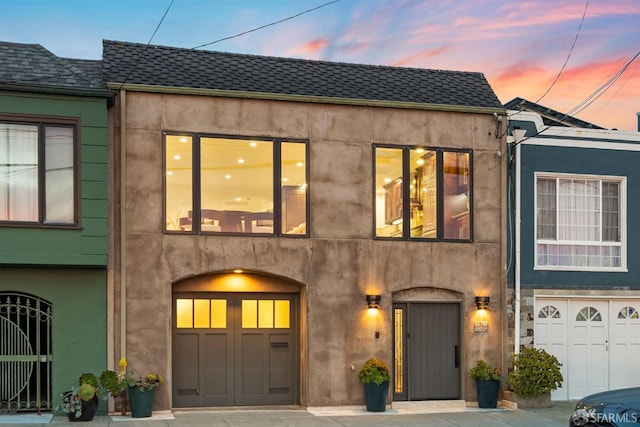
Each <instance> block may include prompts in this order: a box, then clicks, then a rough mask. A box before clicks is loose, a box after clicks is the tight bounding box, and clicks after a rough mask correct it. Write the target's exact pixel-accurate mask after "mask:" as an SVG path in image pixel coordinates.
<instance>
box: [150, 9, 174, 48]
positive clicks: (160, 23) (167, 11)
mask: <svg viewBox="0 0 640 427" xmlns="http://www.w3.org/2000/svg"><path fill="white" fill-rule="evenodd" d="M174 1H175V0H171V3H169V6H168V7H167V10H165V11H164V15H162V19H160V22H158V25H157V26H156V29H155V30H154V31H153V34H151V37H150V38H149V41H148V42H147V46H148V45H150V44H151V40H153V38H154V37H155V36H156V33H157V32H158V29H159V28H160V25H162V22H164V18H166V16H167V13H169V9H171V6H173V2H174Z"/></svg>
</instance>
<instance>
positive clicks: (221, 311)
mask: <svg viewBox="0 0 640 427" xmlns="http://www.w3.org/2000/svg"><path fill="white" fill-rule="evenodd" d="M211 327H212V328H226V327H227V300H224V299H212V300H211Z"/></svg>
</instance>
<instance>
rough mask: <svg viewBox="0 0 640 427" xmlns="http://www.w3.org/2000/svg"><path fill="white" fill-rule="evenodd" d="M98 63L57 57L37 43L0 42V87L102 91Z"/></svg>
mask: <svg viewBox="0 0 640 427" xmlns="http://www.w3.org/2000/svg"><path fill="white" fill-rule="evenodd" d="M101 69H102V61H98V60H82V59H67V58H60V57H58V56H56V55H54V54H53V53H51V52H49V51H48V50H47V49H45V48H43V47H42V46H40V45H39V44H23V43H9V42H0V85H4V86H21V85H22V86H31V87H33V86H39V87H43V86H44V87H51V88H66V89H104V84H103V82H102V80H101V79H102V73H101V71H102V70H101Z"/></svg>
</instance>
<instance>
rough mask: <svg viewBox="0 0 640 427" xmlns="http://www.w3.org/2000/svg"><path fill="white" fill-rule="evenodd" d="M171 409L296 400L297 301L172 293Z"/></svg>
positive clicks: (264, 296) (272, 296)
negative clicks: (172, 407)
mask: <svg viewBox="0 0 640 427" xmlns="http://www.w3.org/2000/svg"><path fill="white" fill-rule="evenodd" d="M173 308H174V316H173V319H174V325H173V326H174V327H173V376H172V379H173V406H174V407H196V406H201V407H206V406H246V405H252V406H253V405H290V404H297V402H298V397H297V396H298V391H297V384H298V375H297V372H298V351H297V348H298V345H297V342H298V339H297V316H296V313H297V296H296V295H290V294H286V295H285V294H218V293H179V294H175V295H174V307H173Z"/></svg>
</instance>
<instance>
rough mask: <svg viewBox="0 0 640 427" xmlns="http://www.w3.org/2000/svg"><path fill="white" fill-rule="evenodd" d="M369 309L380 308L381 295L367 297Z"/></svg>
mask: <svg viewBox="0 0 640 427" xmlns="http://www.w3.org/2000/svg"><path fill="white" fill-rule="evenodd" d="M367 305H368V306H369V308H380V295H367Z"/></svg>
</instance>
